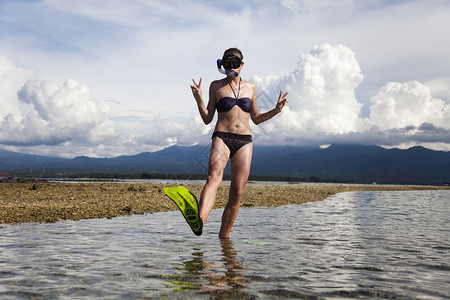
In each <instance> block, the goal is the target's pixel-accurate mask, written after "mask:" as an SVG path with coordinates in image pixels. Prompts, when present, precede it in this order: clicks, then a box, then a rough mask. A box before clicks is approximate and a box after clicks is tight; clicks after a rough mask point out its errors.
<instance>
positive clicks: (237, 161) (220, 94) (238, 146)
mask: <svg viewBox="0 0 450 300" xmlns="http://www.w3.org/2000/svg"><path fill="white" fill-rule="evenodd" d="M242 59H243V55H242V52H241V51H240V50H239V49H237V48H230V49H228V50H226V51H225V53H224V54H223V58H222V60H221V62H220V63H219V64H221V65H222V66H223V67H224V68H225V70H226V74H227V76H226V78H224V79H220V80H216V81H213V82H212V83H211V85H210V87H209V100H208V105H207V106H205V104H204V101H203V96H202V89H201V87H202V78H200V81H199V83H198V84H197V83H196V82H195V80H194V79H193V80H192V81H193V83H194V84H193V85H191V89H192V93H193V95H194V98H195V100H196V101H197V106H198V110H199V112H200V116H201V117H202V119H203V122H204V123H205V124H209V123H211V121H212V120H213V117H214V113H215V111H216V110H217V112H218V119H217V123H216V127H215V129H214V133H213V135H212V143H211V150H210V155H209V163H208V179H207V181H206V184H205V187H204V188H203V191H202V194H201V197H200V205H199V215H200V218H201V220H202V221H203V223H205V222H206V220H207V219H208V216H209V213H210V212H211V210H212V209H213V207H214V203H215V201H216V193H217V189H218V188H219V186H220V184H221V182H222V177H223V170H224V168H225V166H226V164H227V162H228V159H229V158H231V185H230V191H229V200H228V203H227V205H226V207H225V210H224V212H223V215H222V225H221V227H220V232H219V237H220V238H223V239H227V238H228V236H229V234H230V231H231V228H232V227H233V223H234V221H235V220H236V216H237V214H238V211H239V207H240V203H241V198H242V194H243V192H244V187H245V184H246V183H247V179H248V176H249V174H250V164H251V159H252V149H253V147H252V137H251V130H250V124H249V118H251V119H252V121H253V123H255V124H256V125H257V124H260V123H261V122H264V121H267V120H269V119H270V118H272V117H274V116H275V115H277V114H278V113H280V112H281V110H282V109H283V107H284V106H285V104H286V103H287V100H286V95H287V93H285V94H284V95H282V94H283V92H282V91H280V95H279V97H278V101H277V104H276V106H275V108H274V109H272V110H270V111H268V112H266V113H260V112H259V111H258V106H257V104H256V86H255V84H253V83H252V82H250V81H245V80H242V79H241V76H240V74H241V71H242V68H243V66H244V62H243V61H242Z"/></svg>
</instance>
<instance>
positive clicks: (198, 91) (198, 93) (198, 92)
mask: <svg viewBox="0 0 450 300" xmlns="http://www.w3.org/2000/svg"><path fill="white" fill-rule="evenodd" d="M192 82H193V83H194V84H193V85H192V84H191V90H192V94H193V95H194V98H195V100H197V101H200V100H202V101H203V98H202V77H200V80H199V82H198V84H197V83H196V82H195V80H194V79H192Z"/></svg>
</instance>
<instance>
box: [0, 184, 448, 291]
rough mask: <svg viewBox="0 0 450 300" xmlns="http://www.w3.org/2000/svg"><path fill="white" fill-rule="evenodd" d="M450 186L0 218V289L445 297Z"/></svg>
mask: <svg viewBox="0 0 450 300" xmlns="http://www.w3.org/2000/svg"><path fill="white" fill-rule="evenodd" d="M449 196H450V193H449V192H448V191H408V192H350V193H343V194H338V195H336V196H332V197H330V198H329V199H327V200H325V201H323V202H317V203H308V204H305V205H301V206H295V205H294V206H285V207H276V208H251V209H247V208H243V209H241V212H240V214H239V216H238V219H237V221H236V225H235V227H234V229H233V232H232V240H231V241H220V240H218V239H217V233H218V230H219V227H220V218H221V212H222V211H221V210H214V211H213V212H212V215H211V217H210V219H209V220H208V223H207V226H206V227H205V234H204V235H203V236H202V237H200V238H198V237H195V236H194V235H193V234H192V233H191V232H190V230H189V228H188V227H187V226H186V225H185V224H184V219H183V218H182V216H181V215H180V214H179V212H178V211H174V212H165V213H155V214H150V215H138V216H129V217H122V218H117V219H111V220H107V219H102V220H84V221H78V222H73V221H65V222H60V223H54V224H37V223H28V224H21V225H14V226H12V225H8V226H4V227H3V228H0V298H1V299H73V298H77V299H92V298H99V299H123V298H126V299H144V298H152V299H154V298H156V299H163V298H169V299H186V298H200V299H210V298H213V299H272V298H295V299H324V298H389V299H405V298H406V299H415V298H433V299H440V298H442V299H445V298H450V293H449V291H450V279H449V278H450V234H449V233H450V224H449V220H448V215H449V207H450V206H449V201H450V200H449V199H450V197H449Z"/></svg>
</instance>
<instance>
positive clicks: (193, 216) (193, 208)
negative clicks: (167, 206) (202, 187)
mask: <svg viewBox="0 0 450 300" xmlns="http://www.w3.org/2000/svg"><path fill="white" fill-rule="evenodd" d="M164 193H166V195H167V197H169V198H170V199H172V201H173V202H175V204H176V205H177V206H178V208H179V209H180V211H181V213H182V214H183V216H184V218H185V219H186V222H187V223H188V224H189V226H190V227H191V229H192V231H193V232H194V233H195V235H201V234H202V231H203V222H202V219H201V218H200V216H199V213H198V201H197V198H195V196H194V195H193V194H192V193H191V192H189V190H188V189H187V188H185V187H184V186H175V187H167V188H164Z"/></svg>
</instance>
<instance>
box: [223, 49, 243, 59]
mask: <svg viewBox="0 0 450 300" xmlns="http://www.w3.org/2000/svg"><path fill="white" fill-rule="evenodd" d="M231 54H234V55H237V56H239V57H240V58H241V60H244V55H243V54H242V52H241V50H239V49H238V48H230V49H227V50H225V52H224V53H223V58H225V56H227V55H231Z"/></svg>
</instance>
